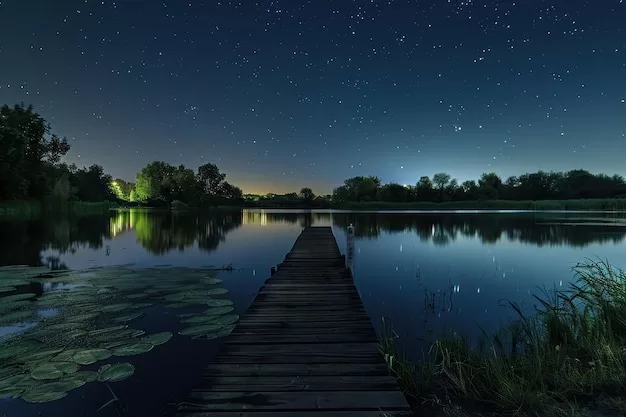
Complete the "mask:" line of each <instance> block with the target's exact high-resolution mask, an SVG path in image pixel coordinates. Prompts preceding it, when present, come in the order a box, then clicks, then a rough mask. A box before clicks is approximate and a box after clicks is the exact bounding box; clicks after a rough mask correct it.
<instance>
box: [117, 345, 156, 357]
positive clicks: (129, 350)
mask: <svg viewBox="0 0 626 417" xmlns="http://www.w3.org/2000/svg"><path fill="white" fill-rule="evenodd" d="M153 347H154V345H153V344H152V343H147V342H137V343H129V344H127V345H122V346H119V347H116V348H114V349H113V355H115V356H134V355H141V354H142V353H146V352H150V351H151V350H152V348H153Z"/></svg>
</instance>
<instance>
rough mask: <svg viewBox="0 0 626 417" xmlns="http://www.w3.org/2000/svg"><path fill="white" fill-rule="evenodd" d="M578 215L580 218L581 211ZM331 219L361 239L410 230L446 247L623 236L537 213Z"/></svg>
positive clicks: (582, 242) (619, 230)
mask: <svg viewBox="0 0 626 417" xmlns="http://www.w3.org/2000/svg"><path fill="white" fill-rule="evenodd" d="M560 216H561V217H562V216H563V215H562V214H561V215H560ZM577 216H578V217H577V219H579V218H580V214H578V215H577ZM332 220H333V224H334V225H335V226H337V227H339V228H342V229H346V228H347V227H348V225H349V224H350V223H352V224H354V225H355V228H356V230H355V234H356V236H357V237H361V238H369V239H374V238H377V237H379V236H380V235H381V234H382V233H386V232H390V233H400V232H405V231H411V232H414V233H415V234H417V235H418V236H419V238H420V240H421V241H423V242H432V243H433V244H434V245H437V246H446V245H448V244H450V243H452V242H454V241H455V240H456V239H458V238H461V237H463V238H466V239H467V238H475V239H478V240H479V241H480V242H481V243H487V244H495V243H498V242H499V241H502V240H507V241H517V242H520V243H531V244H534V245H537V246H544V245H550V246H561V245H568V246H575V247H584V246H587V245H590V244H592V243H619V242H622V241H624V239H625V237H626V228H624V227H616V226H615V225H611V224H594V225H593V226H584V225H579V226H577V225H573V224H561V223H555V222H549V220H550V216H549V215H548V214H544V215H542V216H541V217H538V215H537V214H536V213H489V214H484V213H478V214H455V213H420V214H403V213H397V214H396V213H394V214H389V213H341V214H333V216H332Z"/></svg>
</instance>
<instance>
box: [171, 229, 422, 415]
mask: <svg viewBox="0 0 626 417" xmlns="http://www.w3.org/2000/svg"><path fill="white" fill-rule="evenodd" d="M400 415H402V416H406V415H410V413H409V406H408V403H407V401H406V399H405V398H404V395H403V394H402V393H401V392H400V391H399V389H398V386H397V383H396V380H395V379H394V378H393V377H391V376H390V375H389V372H388V369H387V365H386V363H385V362H384V360H383V358H382V356H381V354H380V353H379V351H378V340H377V337H376V334H375V332H374V329H373V327H372V324H371V322H370V319H369V318H368V316H367V313H366V312H365V309H364V308H363V303H362V302H361V298H360V296H359V294H358V292H357V290H356V287H355V286H354V283H353V280H352V276H351V273H350V271H349V270H347V269H346V267H345V258H344V257H343V256H341V254H340V253H339V248H338V247H337V242H336V241H335V238H334V236H333V233H332V230H331V228H330V227H309V228H306V229H305V230H304V231H303V232H302V234H300V236H299V237H298V239H297V240H296V242H295V244H294V245H293V248H292V249H291V252H289V253H288V254H287V256H286V257H285V260H284V261H283V262H282V263H281V264H280V265H279V266H278V268H277V269H276V272H275V273H273V275H272V276H271V277H270V279H268V280H267V282H266V284H265V285H264V286H263V287H261V289H260V290H259V294H258V295H257V297H256V298H255V300H254V302H253V303H252V305H251V306H250V308H249V309H248V311H247V312H246V313H245V315H244V316H243V317H242V318H241V320H240V322H239V324H238V325H237V327H236V328H235V330H234V331H233V333H232V334H231V335H230V336H229V337H228V338H226V340H225V342H224V344H223V346H222V348H221V350H220V352H219V353H218V355H217V357H216V359H215V361H214V362H213V363H211V364H210V365H209V366H208V368H207V369H206V372H205V376H204V380H203V382H202V384H201V385H200V386H198V387H197V388H196V389H194V390H193V391H192V392H191V394H190V395H189V398H188V399H187V401H186V402H184V403H181V404H180V406H179V409H178V416H181V417H182V416H184V417H192V416H193V417H201V416H202V417H208V416H221V417H235V416H237V417H270V416H271V417H287V416H301V417H356V416H360V417H384V416H400Z"/></svg>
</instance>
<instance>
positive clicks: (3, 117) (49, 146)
mask: <svg viewBox="0 0 626 417" xmlns="http://www.w3.org/2000/svg"><path fill="white" fill-rule="evenodd" d="M69 150H70V145H69V144H68V143H67V141H66V140H65V139H60V138H59V137H58V136H56V135H55V134H53V133H51V131H50V125H49V124H48V123H47V122H46V121H45V120H44V119H43V118H42V117H41V116H40V115H39V114H37V113H35V111H34V109H33V107H32V106H28V107H26V106H24V105H23V104H20V105H16V106H14V107H9V106H6V105H5V106H3V107H1V108H0V155H1V156H0V158H2V159H0V201H1V200H18V199H22V200H28V199H33V200H37V201H49V202H51V203H52V204H53V205H54V206H55V207H60V206H61V207H65V206H66V205H65V203H66V202H67V201H68V200H82V201H94V202H95V201H105V200H111V199H113V198H114V194H113V192H112V190H111V189H110V183H111V177H110V176H109V175H108V174H106V173H104V170H103V169H102V167H101V166H99V165H92V166H90V167H89V168H82V169H78V168H77V167H76V166H75V165H69V166H68V165H67V164H64V163H60V160H61V158H62V157H63V156H64V155H65V154H66V153H67V152H68V151H69Z"/></svg>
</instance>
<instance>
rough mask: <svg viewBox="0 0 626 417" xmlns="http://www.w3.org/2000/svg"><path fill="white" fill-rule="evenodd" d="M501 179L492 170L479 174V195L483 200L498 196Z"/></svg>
mask: <svg viewBox="0 0 626 417" xmlns="http://www.w3.org/2000/svg"><path fill="white" fill-rule="evenodd" d="M501 187H502V180H501V179H500V177H498V175H497V174H496V173H494V172H490V173H485V174H483V175H481V177H480V179H479V180H478V193H479V197H480V198H481V199H484V200H497V199H498V198H500V188H501Z"/></svg>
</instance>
